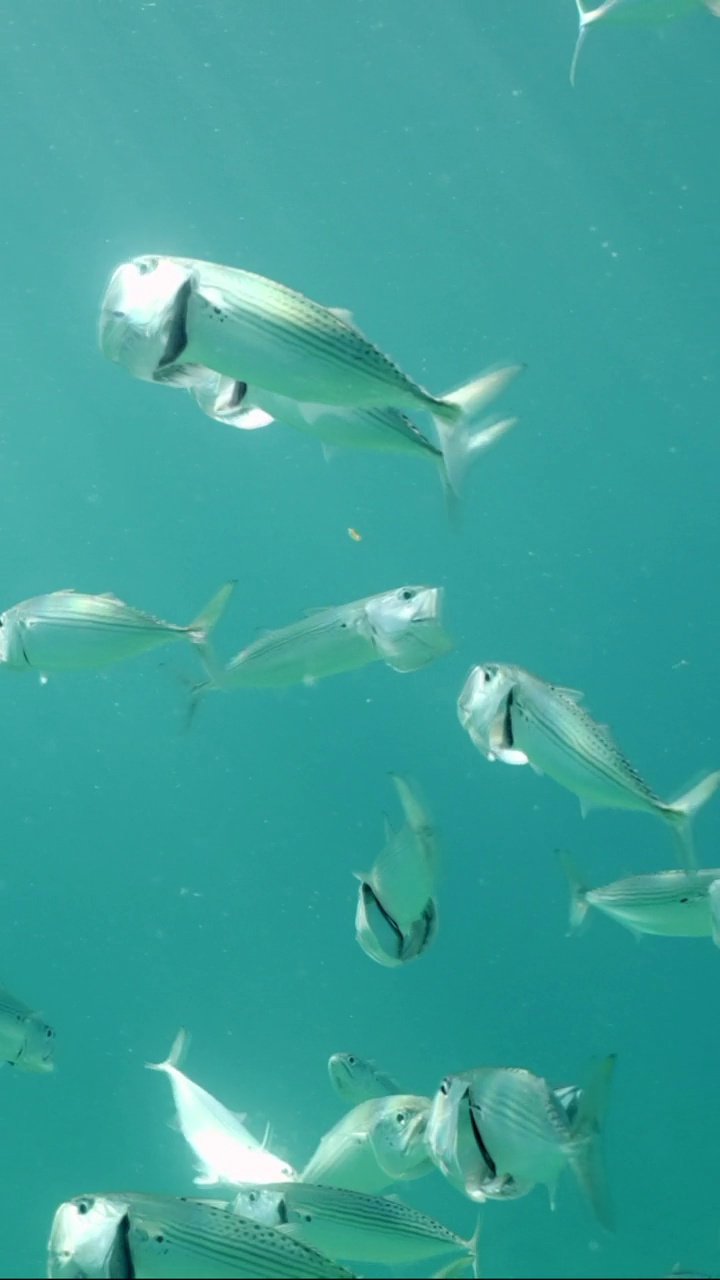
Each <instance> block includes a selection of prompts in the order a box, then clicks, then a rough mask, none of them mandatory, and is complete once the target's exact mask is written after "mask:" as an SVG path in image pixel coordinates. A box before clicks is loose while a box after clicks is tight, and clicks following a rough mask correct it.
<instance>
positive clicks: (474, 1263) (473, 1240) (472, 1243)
mask: <svg viewBox="0 0 720 1280" xmlns="http://www.w3.org/2000/svg"><path fill="white" fill-rule="evenodd" d="M482 1224H483V1216H482V1214H481V1213H479V1214H478V1220H477V1223H476V1226H475V1230H474V1231H473V1233H472V1236H471V1237H470V1239H469V1240H468V1254H469V1255H470V1259H469V1265H470V1267H471V1268H472V1275H473V1280H479V1277H480V1251H479V1249H480V1232H481V1230H482Z"/></svg>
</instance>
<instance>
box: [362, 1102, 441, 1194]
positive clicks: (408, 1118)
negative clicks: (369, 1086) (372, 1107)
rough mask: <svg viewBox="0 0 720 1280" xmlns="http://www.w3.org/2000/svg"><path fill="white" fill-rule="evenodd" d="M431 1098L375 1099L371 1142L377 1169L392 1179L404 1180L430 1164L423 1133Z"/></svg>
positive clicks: (425, 1127)
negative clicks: (416, 1170)
mask: <svg viewBox="0 0 720 1280" xmlns="http://www.w3.org/2000/svg"><path fill="white" fill-rule="evenodd" d="M430 1105H431V1104H430V1099H429V1098H425V1097H422V1096H420V1095H417V1094H402V1093H401V1094H398V1095H397V1096H396V1097H391V1098H381V1099H379V1100H378V1105H377V1109H376V1111H375V1119H374V1123H373V1125H372V1129H371V1132H370V1143H371V1146H372V1149H373V1152H374V1155H375V1159H376V1160H377V1162H378V1164H379V1165H380V1168H381V1169H382V1171H383V1173H386V1174H387V1175H388V1177H391V1178H403V1177H407V1176H408V1175H409V1174H411V1173H412V1172H413V1171H414V1170H415V1169H416V1168H417V1167H418V1166H420V1165H423V1164H427V1163H429V1155H428V1150H427V1147H426V1145H425V1132H426V1129H427V1124H428V1118H429V1115H430Z"/></svg>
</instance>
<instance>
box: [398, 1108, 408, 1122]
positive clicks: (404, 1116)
mask: <svg viewBox="0 0 720 1280" xmlns="http://www.w3.org/2000/svg"><path fill="white" fill-rule="evenodd" d="M395 1119H396V1121H397V1123H398V1124H404V1123H405V1121H406V1120H407V1114H406V1112H404V1111H398V1113H397V1115H396V1116H395Z"/></svg>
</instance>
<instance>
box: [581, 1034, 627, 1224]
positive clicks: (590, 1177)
mask: <svg viewBox="0 0 720 1280" xmlns="http://www.w3.org/2000/svg"><path fill="white" fill-rule="evenodd" d="M616 1057H617V1055H616V1054H614V1053H611V1054H609V1055H608V1056H607V1057H606V1058H603V1060H602V1061H601V1062H599V1063H598V1064H597V1065H596V1066H595V1067H594V1069H593V1071H592V1072H591V1074H590V1076H589V1078H588V1081H587V1084H586V1086H585V1088H584V1089H583V1092H582V1094H581V1097H580V1102H579V1104H578V1109H577V1115H576V1116H575V1120H574V1121H573V1125H572V1130H571V1140H572V1149H571V1152H570V1164H571V1166H572V1169H573V1172H574V1174H575V1177H576V1178H577V1180H578V1182H579V1184H580V1187H581V1189H582V1191H583V1193H584V1195H585V1197H586V1198H587V1200H588V1201H589V1203H590V1205H591V1206H592V1208H593V1211H594V1213H595V1215H596V1217H597V1219H598V1221H599V1222H601V1223H602V1225H603V1226H604V1227H606V1228H607V1230H608V1231H612V1230H613V1210H612V1202H611V1200H610V1191H609V1188H608V1184H607V1176H606V1173H605V1164H604V1161H603V1154H602V1147H601V1133H600V1128H601V1124H602V1121H603V1118H604V1115H605V1111H606V1109H607V1102H608V1097H609V1094H610V1084H611V1081H612V1077H613V1071H614V1068H615V1061H616Z"/></svg>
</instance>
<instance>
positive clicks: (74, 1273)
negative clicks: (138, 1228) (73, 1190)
mask: <svg viewBox="0 0 720 1280" xmlns="http://www.w3.org/2000/svg"><path fill="white" fill-rule="evenodd" d="M127 1213H128V1201H127V1199H125V1198H123V1197H122V1196H106V1195H103V1196H94V1195H88V1196H77V1197H76V1198H75V1199H74V1200H67V1201H65V1202H64V1203H63V1204H61V1205H59V1206H58V1208H57V1209H56V1211H55V1215H54V1217H53V1223H52V1227H51V1229H50V1239H49V1241H48V1270H47V1274H48V1276H50V1277H51V1278H52V1277H58V1278H63V1277H64V1278H67V1280H87V1278H89V1277H96V1276H97V1277H105V1276H107V1277H113V1278H114V1280H132V1277H134V1275H135V1268H134V1264H133V1260H132V1257H131V1255H130V1249H129V1245H128V1226H129V1222H128V1216H127Z"/></svg>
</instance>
